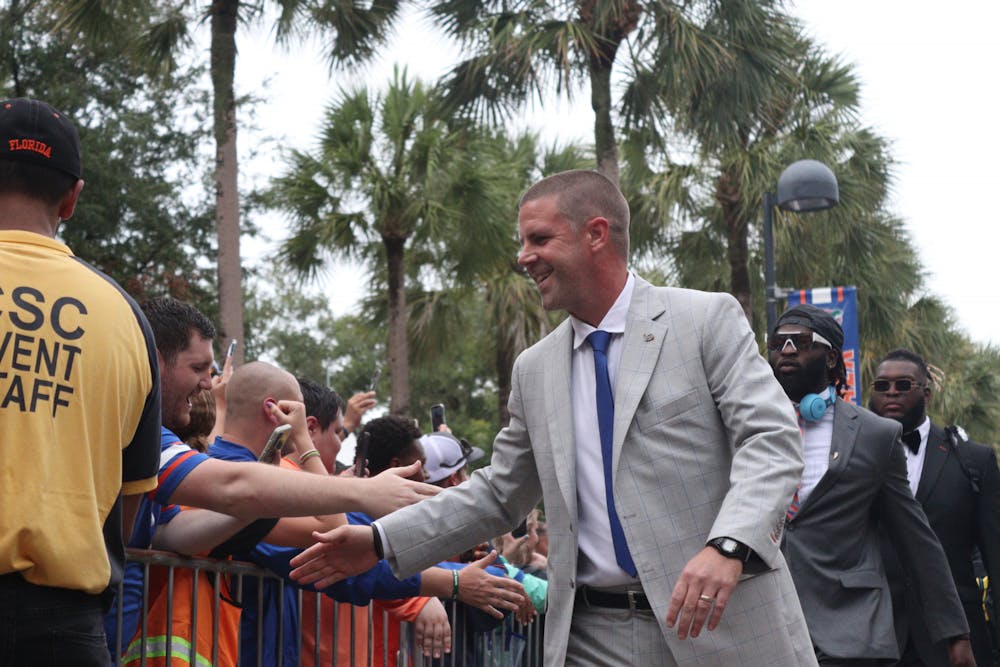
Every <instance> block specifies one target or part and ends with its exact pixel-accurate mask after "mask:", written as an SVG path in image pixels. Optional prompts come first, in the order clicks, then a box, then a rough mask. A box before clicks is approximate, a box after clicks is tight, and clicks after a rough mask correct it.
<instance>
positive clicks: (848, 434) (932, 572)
mask: <svg viewBox="0 0 1000 667" xmlns="http://www.w3.org/2000/svg"><path fill="white" fill-rule="evenodd" d="M899 435H900V425H899V423H897V422H894V421H891V420H889V419H883V418H882V417H879V416H877V415H875V414H874V413H872V412H869V411H868V410H865V409H863V408H858V407H856V406H855V405H853V404H851V403H846V402H844V401H841V400H839V399H838V400H837V402H836V405H835V407H834V416H833V439H832V442H831V445H830V459H829V468H828V470H827V472H826V474H825V475H823V477H822V478H821V479H820V481H819V483H818V484H817V485H816V488H814V489H813V491H812V493H810V494H809V496H808V498H807V499H806V501H805V502H804V503H803V504H802V506H801V507H800V508H799V511H798V514H796V516H795V518H794V519H792V520H791V521H790V522H789V523H788V526H787V527H786V531H785V538H784V542H783V544H782V551H783V552H784V554H785V559H786V561H787V562H788V569H789V571H790V572H791V574H792V579H793V580H794V581H795V587H796V589H797V591H798V594H799V600H800V601H801V602H802V610H803V612H805V615H806V624H807V625H808V626H809V635H810V637H811V638H812V642H813V645H814V646H815V647H816V648H818V649H819V650H821V651H822V652H823V653H825V654H827V655H829V656H833V657H842V658H867V659H875V658H880V659H892V658H897V657H898V655H899V652H898V648H897V645H896V637H895V633H894V632H893V618H892V598H891V596H890V593H889V584H888V581H887V580H886V574H885V567H884V564H883V559H882V554H881V551H880V548H879V522H880V521H881V524H882V526H884V528H885V530H886V531H887V532H888V534H889V537H890V539H891V540H892V542H893V544H894V545H895V547H896V549H897V551H898V553H899V554H900V556H901V561H902V562H903V564H904V567H906V569H907V571H908V572H909V573H910V574H911V579H912V581H913V582H914V585H915V586H916V588H917V590H918V591H920V594H921V597H922V599H924V600H931V601H933V604H930V605H927V606H926V607H925V608H924V621H925V623H926V626H927V628H928V632H929V635H930V637H931V638H932V640H934V641H937V640H941V639H944V638H946V637H952V636H955V635H959V634H962V633H964V632H968V626H967V624H966V622H965V614H964V613H963V612H962V605H961V603H960V602H959V598H958V594H957V593H956V592H955V585H954V583H953V582H952V580H951V576H950V574H949V570H948V563H947V561H946V560H945V555H944V552H943V551H942V549H941V545H940V543H939V542H938V540H937V538H936V537H935V536H934V533H933V532H932V531H931V528H930V526H929V525H928V523H927V517H926V516H925V515H924V512H923V510H922V509H921V508H920V504H919V503H918V502H917V501H916V500H915V499H914V497H913V494H912V493H911V492H910V487H909V485H908V483H907V479H906V460H905V457H904V455H903V451H902V449H901V448H902V446H903V445H902V443H901V442H900V440H899ZM914 565H918V566H919V567H913V566H914Z"/></svg>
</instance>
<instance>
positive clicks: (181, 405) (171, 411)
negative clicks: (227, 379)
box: [160, 331, 214, 431]
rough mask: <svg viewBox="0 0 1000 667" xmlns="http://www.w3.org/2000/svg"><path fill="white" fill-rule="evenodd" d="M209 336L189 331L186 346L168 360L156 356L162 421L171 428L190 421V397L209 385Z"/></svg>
mask: <svg viewBox="0 0 1000 667" xmlns="http://www.w3.org/2000/svg"><path fill="white" fill-rule="evenodd" d="M213 358H214V354H213V353H212V340H211V339H210V338H203V337H202V336H201V334H199V333H198V332H197V331H192V332H191V338H190V339H189V342H188V346H187V347H186V348H185V349H183V350H181V351H180V352H178V353H177V357H176V358H175V359H174V360H173V362H172V363H168V362H165V361H164V360H163V358H162V357H161V358H160V391H161V401H162V414H163V425H164V426H166V427H167V428H168V429H170V430H172V431H176V430H177V429H180V428H183V427H184V426H186V425H187V424H188V422H189V421H191V401H192V400H193V399H194V397H195V396H196V395H197V394H198V392H200V391H201V390H203V389H211V387H212V382H211V370H212V360H213Z"/></svg>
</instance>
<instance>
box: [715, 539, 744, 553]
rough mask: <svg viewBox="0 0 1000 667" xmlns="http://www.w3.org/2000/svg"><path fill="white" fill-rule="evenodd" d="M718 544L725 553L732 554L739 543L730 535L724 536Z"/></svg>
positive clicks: (738, 546)
mask: <svg viewBox="0 0 1000 667" xmlns="http://www.w3.org/2000/svg"><path fill="white" fill-rule="evenodd" d="M719 546H720V547H722V550H723V551H725V552H726V553H728V554H734V553H736V551H737V549H739V548H740V543H739V542H737V541H736V540H734V539H732V538H730V537H724V538H722V540H721V541H720V542H719Z"/></svg>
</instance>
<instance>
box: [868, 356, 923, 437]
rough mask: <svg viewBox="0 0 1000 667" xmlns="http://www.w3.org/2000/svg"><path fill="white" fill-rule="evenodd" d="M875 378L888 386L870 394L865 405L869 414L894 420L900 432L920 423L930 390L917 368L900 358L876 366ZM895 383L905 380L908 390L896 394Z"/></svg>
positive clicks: (907, 430) (910, 362)
mask: <svg viewBox="0 0 1000 667" xmlns="http://www.w3.org/2000/svg"><path fill="white" fill-rule="evenodd" d="M875 379H876V380H888V381H889V382H890V385H889V390H888V391H881V392H880V391H872V394H871V399H870V400H869V402H868V406H869V407H870V408H871V410H872V412H874V413H875V414H877V415H879V416H881V417H886V418H887V419H895V420H896V421H898V422H899V423H900V424H902V425H903V432H904V433H908V432H910V431H912V430H913V429H915V428H917V427H918V426H920V424H921V423H923V421H924V417H925V415H926V414H927V400H928V399H929V398H930V396H931V390H930V388H929V387H928V386H927V384H928V383H927V378H926V377H925V376H924V373H923V372H922V371H921V370H920V367H919V366H917V365H916V364H915V363H913V362H912V361H906V360H904V359H891V360H889V361H883V362H882V363H881V364H879V366H878V370H877V371H876V374H875ZM897 380H909V381H910V382H911V383H912V387H911V388H910V390H909V391H906V392H903V391H898V390H897V388H896V381H897Z"/></svg>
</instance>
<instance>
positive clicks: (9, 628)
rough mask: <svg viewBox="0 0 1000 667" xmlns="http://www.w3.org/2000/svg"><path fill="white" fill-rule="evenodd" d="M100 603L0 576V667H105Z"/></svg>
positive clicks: (87, 596) (63, 590)
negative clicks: (58, 666)
mask: <svg viewBox="0 0 1000 667" xmlns="http://www.w3.org/2000/svg"><path fill="white" fill-rule="evenodd" d="M104 607H105V604H104V599H103V597H102V596H100V595H90V594H88V593H84V592H83V591H74V590H70V589H66V588H51V587H49V586H38V585H36V584H32V583H29V582H28V581H26V580H25V579H24V577H22V576H21V575H20V574H17V573H13V574H5V575H0V667H8V666H10V667H54V666H56V665H69V666H71V667H91V666H94V667H98V666H99V667H107V666H108V665H110V664H111V655H110V654H109V653H108V644H107V641H106V640H105V639H104V624H103V617H104Z"/></svg>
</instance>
